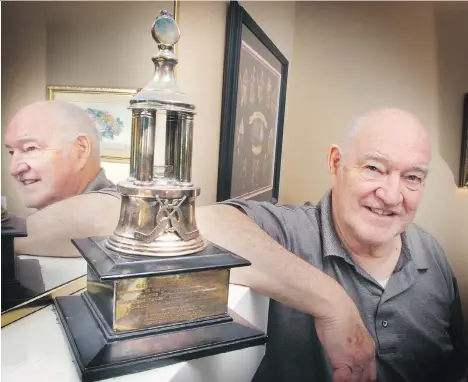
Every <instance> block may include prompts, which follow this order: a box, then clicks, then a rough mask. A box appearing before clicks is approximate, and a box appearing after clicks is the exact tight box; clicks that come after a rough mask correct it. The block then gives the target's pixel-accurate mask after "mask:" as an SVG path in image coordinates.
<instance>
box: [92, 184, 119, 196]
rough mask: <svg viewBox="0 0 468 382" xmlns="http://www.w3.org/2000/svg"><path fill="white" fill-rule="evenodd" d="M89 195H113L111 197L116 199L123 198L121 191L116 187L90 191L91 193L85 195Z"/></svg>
mask: <svg viewBox="0 0 468 382" xmlns="http://www.w3.org/2000/svg"><path fill="white" fill-rule="evenodd" d="M89 194H105V195H111V196H113V197H116V198H118V199H120V197H121V195H120V193H119V191H117V187H116V186H115V185H113V186H108V187H104V188H101V189H99V190H94V191H89V192H87V193H85V194H84V195H89Z"/></svg>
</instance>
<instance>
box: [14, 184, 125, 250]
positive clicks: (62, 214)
mask: <svg viewBox="0 0 468 382" xmlns="http://www.w3.org/2000/svg"><path fill="white" fill-rule="evenodd" d="M119 215H120V200H119V199H118V198H116V197H114V196H111V195H107V194H100V193H90V194H83V195H77V196H73V197H71V198H68V199H65V200H63V201H60V202H57V203H54V204H52V205H50V206H47V207H46V208H44V209H42V210H39V211H37V212H34V213H33V214H31V215H29V216H28V217H27V218H26V228H27V232H28V236H27V237H24V238H16V239H15V251H16V253H18V254H28V255H36V256H51V257H80V256H81V255H80V253H79V252H78V250H77V249H76V247H75V246H74V245H73V244H72V243H71V241H70V240H71V239H73V238H85V237H89V236H101V235H110V234H112V232H113V231H114V229H115V227H116V226H117V223H118V220H119Z"/></svg>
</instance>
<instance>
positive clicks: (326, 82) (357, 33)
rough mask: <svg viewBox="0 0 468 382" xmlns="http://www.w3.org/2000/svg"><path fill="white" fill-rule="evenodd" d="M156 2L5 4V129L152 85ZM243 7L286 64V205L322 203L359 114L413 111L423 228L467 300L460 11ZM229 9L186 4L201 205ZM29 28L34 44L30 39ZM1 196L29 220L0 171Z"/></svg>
mask: <svg viewBox="0 0 468 382" xmlns="http://www.w3.org/2000/svg"><path fill="white" fill-rule="evenodd" d="M160 4H161V3H159V2H157V3H154V2H141V3H139V2H133V3H131V5H130V3H126V2H124V3H120V4H118V3H117V4H112V6H111V8H109V3H107V4H106V3H88V2H86V3H81V4H58V5H57V4H54V5H47V6H43V5H42V6H41V5H35V6H34V7H35V9H34V10H33V11H32V12H31V11H30V10H29V9H28V11H25V9H24V8H21V7H27V6H29V5H26V4H21V3H17V4H14V5H11V4H9V5H8V6H9V7H11V6H14V7H17V9H19V11H18V12H15V13H14V14H12V15H10V14H9V16H8V18H5V3H3V4H2V16H3V17H2V18H3V20H2V21H3V23H2V35H3V37H2V43H3V44H2V53H3V54H2V69H3V71H2V101H3V102H2V130H3V128H4V127H5V124H6V121H8V120H9V119H10V118H11V116H12V114H13V112H14V111H15V110H16V109H17V108H18V107H20V106H22V105H24V104H27V103H29V102H31V101H33V100H36V99H43V98H44V97H45V86H46V84H48V83H55V84H69V85H88V86H112V87H141V86H143V85H144V84H146V82H147V81H148V80H149V77H150V76H151V74H152V66H151V61H150V60H149V58H150V57H151V55H152V54H153V53H154V45H153V42H152V40H151V39H150V36H149V33H148V29H149V25H151V23H152V21H153V18H154V16H155V14H156V13H157V12H158V11H159V9H160ZM166 4H169V3H166ZM242 4H243V5H244V6H245V7H246V9H247V11H248V12H249V13H250V14H251V15H252V16H253V17H254V19H255V20H256V21H257V22H258V23H259V24H260V26H262V27H263V29H264V30H265V31H266V32H267V33H268V35H269V36H271V38H272V40H273V41H274V42H275V43H276V44H277V45H278V47H279V48H280V49H281V50H282V51H283V53H284V54H285V55H286V57H287V58H288V59H289V60H290V77H289V83H288V95H287V104H286V123H285V136H284V148H283V162H282V171H281V185H280V201H281V202H293V203H302V202H304V201H305V200H312V201H317V200H318V199H319V198H320V197H321V195H322V194H323V192H324V191H325V190H326V188H327V187H328V185H329V178H328V175H327V173H326V157H327V150H328V147H329V145H330V144H331V143H333V142H335V141H336V140H337V139H338V137H339V135H340V132H341V131H342V128H343V126H344V125H345V123H346V122H347V121H348V120H349V119H350V118H351V117H352V116H353V115H355V114H357V113H360V112H362V111H364V110H366V109H368V108H370V107H375V106H382V105H391V106H400V107H405V108H408V109H410V110H412V111H414V112H416V113H417V114H419V115H420V116H421V118H422V119H423V120H424V121H425V122H426V124H427V125H428V127H429V129H430V133H431V136H432V138H433V141H434V159H433V169H432V173H431V175H430V178H429V181H428V187H427V191H426V197H425V200H424V202H423V204H422V207H421V210H420V212H419V214H418V216H417V222H418V223H420V224H422V225H423V226H424V227H426V228H427V229H428V230H430V231H431V232H432V233H433V234H434V235H435V236H436V237H437V238H439V240H440V241H441V242H442V244H443V246H444V248H445V249H446V251H447V254H448V257H449V259H450V261H451V263H452V264H453V266H454V268H455V272H456V274H457V276H458V277H459V279H460V284H461V289H462V293H463V296H464V299H465V300H467V299H468V234H467V233H468V190H459V189H457V188H456V187H455V183H456V176H458V161H459V159H458V158H459V155H460V154H459V151H460V148H459V146H460V144H459V137H460V136H461V131H460V121H461V115H460V113H461V97H462V94H463V92H467V91H468V77H467V76H468V73H467V71H466V68H467V67H468V51H467V47H466V40H467V37H468V33H467V28H468V16H467V15H466V6H465V9H464V10H463V9H462V8H463V7H464V5H463V4H460V5H452V6H450V7H449V6H444V5H437V6H435V5H434V4H433V3H425V2H412V3H403V2H388V3H383V2H374V3H370V2H362V3H352V4H351V3H340V2H328V3H326V2H297V3H292V2H272V3H270V4H266V3H265V2H258V3H257V2H250V1H243V2H242ZM128 7H130V8H131V11H130V8H128ZM452 7H458V8H452ZM21 9H22V11H21ZM226 10H227V2H225V1H222V2H182V4H181V12H180V22H181V28H182V38H181V41H180V45H179V50H180V60H181V63H180V66H179V71H178V79H179V83H180V86H181V88H182V89H183V90H184V91H185V92H187V93H188V94H190V95H191V96H192V99H193V100H194V102H195V104H196V106H197V112H198V114H197V117H196V123H195V136H194V158H193V159H194V181H195V182H196V183H197V184H198V185H200V186H201V187H202V195H201V196H200V199H199V201H200V204H205V203H211V202H214V200H215V198H216V182H217V179H216V177H217V167H218V150H219V131H220V115H221V96H222V72H223V59H224V33H225V17H226ZM59 11H66V13H65V15H66V17H65V18H64V16H62V15H59ZM130 15H131V17H130ZM64 20H65V21H67V23H65V22H64ZM25 25H28V26H29V27H30V29H31V30H34V31H35V33H34V34H31V33H28V32H26V29H25V27H24V26H25ZM201 25H206V27H205V28H203V27H200V26H201ZM5 36H6V37H5ZM5 158H6V156H5V152H4V150H3V149H2V159H3V160H4V159H5ZM3 163H5V162H4V161H3ZM106 166H114V167H109V171H110V173H111V175H112V177H113V178H114V179H117V180H118V179H121V178H122V177H125V176H126V175H127V171H128V170H127V168H125V167H124V166H122V165H120V167H115V166H119V165H106ZM2 195H6V196H7V197H8V198H9V206H13V207H14V208H13V209H19V210H20V209H21V207H20V202H19V200H18V199H17V198H16V193H15V191H14V185H13V183H12V182H11V181H9V177H8V174H7V172H6V168H5V165H2ZM449 225H451V227H449ZM465 307H468V303H465ZM467 317H468V314H467Z"/></svg>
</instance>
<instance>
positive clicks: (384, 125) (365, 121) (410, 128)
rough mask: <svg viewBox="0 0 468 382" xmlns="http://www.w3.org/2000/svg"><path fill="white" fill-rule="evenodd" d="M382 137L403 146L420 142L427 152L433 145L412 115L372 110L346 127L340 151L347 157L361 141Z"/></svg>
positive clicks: (397, 111) (396, 111) (401, 110)
mask: <svg viewBox="0 0 468 382" xmlns="http://www.w3.org/2000/svg"><path fill="white" fill-rule="evenodd" d="M374 136H380V137H381V139H380V140H382V139H389V138H390V139H392V137H393V139H394V140H395V144H396V143H397V141H398V142H400V143H402V144H403V145H405V146H406V145H408V144H410V143H415V142H419V143H421V146H425V147H426V149H427V150H429V153H430V149H431V143H430V139H429V135H428V133H427V129H426V127H425V126H424V125H423V124H422V122H421V121H420V120H419V119H418V118H417V117H416V116H415V115H414V114H412V113H410V112H408V111H406V110H403V109H396V108H382V109H372V110H369V111H368V112H366V113H364V114H362V115H360V116H358V117H356V118H354V119H353V120H352V121H351V122H350V123H349V124H348V126H347V127H346V129H345V132H344V134H343V136H342V139H341V144H340V150H341V152H342V154H343V155H344V156H345V157H346V156H347V154H349V153H350V151H353V150H354V149H355V148H356V145H359V144H360V142H361V140H363V139H366V138H371V137H374Z"/></svg>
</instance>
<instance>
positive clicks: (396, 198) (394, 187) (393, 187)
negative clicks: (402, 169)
mask: <svg viewBox="0 0 468 382" xmlns="http://www.w3.org/2000/svg"><path fill="white" fill-rule="evenodd" d="M400 182H401V180H400V176H399V175H398V174H392V175H389V176H388V177H387V179H386V180H385V182H384V184H383V185H382V186H381V187H380V188H379V189H378V190H377V196H378V197H379V198H380V199H382V201H383V202H384V203H385V204H386V205H388V206H396V205H398V204H400V203H401V201H402V200H403V195H402V193H401V183H400Z"/></svg>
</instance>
